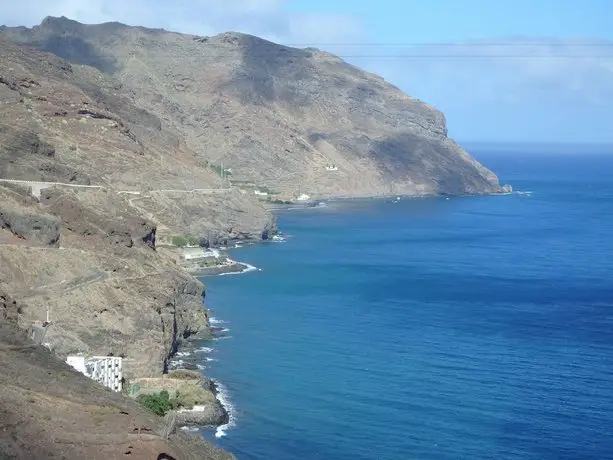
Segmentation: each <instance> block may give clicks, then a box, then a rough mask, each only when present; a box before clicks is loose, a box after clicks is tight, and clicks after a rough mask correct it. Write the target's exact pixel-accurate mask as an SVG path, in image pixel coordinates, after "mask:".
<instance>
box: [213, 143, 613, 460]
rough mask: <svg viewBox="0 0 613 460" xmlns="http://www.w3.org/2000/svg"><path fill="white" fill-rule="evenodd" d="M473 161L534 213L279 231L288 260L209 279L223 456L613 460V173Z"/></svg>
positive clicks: (403, 208) (343, 222) (409, 215)
mask: <svg viewBox="0 0 613 460" xmlns="http://www.w3.org/2000/svg"><path fill="white" fill-rule="evenodd" d="M479 158H480V159H482V160H483V161H484V162H485V163H486V164H487V165H488V166H490V167H491V168H492V169H494V170H495V171H496V172H497V173H498V174H499V176H501V178H502V180H503V181H504V182H508V183H511V184H513V186H514V187H515V188H516V189H518V190H521V191H529V192H532V193H531V194H524V195H521V194H513V195H508V196H496V197H471V198H452V199H413V200H410V199H406V200H402V201H400V203H397V204H394V203H390V202H382V201H370V202H356V203H350V204H343V205H342V206H333V205H331V206H329V207H328V208H324V209H316V210H302V211H291V212H284V213H281V214H280V215H279V224H280V227H281V229H282V230H283V231H285V232H287V233H288V234H289V235H290V236H291V237H289V238H288V240H287V242H285V243H280V244H265V245H258V246H251V247H248V248H243V249H239V250H236V251H235V252H233V256H234V257H235V258H237V259H240V260H244V261H247V262H249V263H251V264H253V265H255V266H257V267H259V268H261V269H262V271H259V272H251V273H247V274H243V275H240V276H223V277H213V278H205V279H204V282H205V284H206V285H207V287H208V297H207V303H208V306H209V307H210V308H211V309H212V310H213V316H215V318H217V319H220V320H223V321H225V322H226V323H225V324H224V326H225V327H227V328H229V329H230V331H229V335H230V336H231V338H229V339H227V340H218V341H215V342H213V344H212V345H211V346H212V347H214V350H213V351H212V352H211V353H210V354H209V355H208V356H209V357H210V358H213V359H214V360H215V361H212V362H210V363H208V368H207V370H206V373H207V374H208V375H210V376H212V377H214V378H216V379H218V380H219V381H220V382H222V383H223V384H224V385H225V387H226V388H227V390H228V393H229V396H230V401H231V403H232V405H233V407H234V420H235V426H234V427H232V428H230V429H229V430H228V431H227V436H226V437H223V438H221V439H219V440H216V442H217V443H218V444H219V445H221V446H222V447H224V448H226V449H228V450H230V451H231V452H233V453H235V454H236V455H237V456H238V457H239V458H242V459H273V460H276V459H316V458H317V459H390V460H391V459H552V460H554V459H555V460H558V459H604V458H613V179H612V178H611V174H612V173H613V155H610V156H602V155H594V154H588V153H585V154H584V155H583V156H581V155H564V156H555V155H541V156H539V155H529V154H527V153H524V154H523V155H520V156H517V155H506V154H503V153H499V154H497V155H490V156H488V155H481V156H480V157H479ZM208 436H209V437H212V436H211V434H210V433H209V434H208ZM213 439H214V438H213Z"/></svg>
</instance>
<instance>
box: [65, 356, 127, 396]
mask: <svg viewBox="0 0 613 460" xmlns="http://www.w3.org/2000/svg"><path fill="white" fill-rule="evenodd" d="M66 362H67V363H68V364H70V365H71V366H72V367H74V368H75V369H76V370H78V371H79V372H81V373H82V374H84V375H85V376H87V377H89V378H90V379H92V380H95V381H96V382H98V383H101V384H102V385H104V386H105V387H107V388H110V389H111V390H113V391H121V380H122V378H123V375H122V359H121V358H120V357H118V356H91V357H85V356H68V357H67V358H66Z"/></svg>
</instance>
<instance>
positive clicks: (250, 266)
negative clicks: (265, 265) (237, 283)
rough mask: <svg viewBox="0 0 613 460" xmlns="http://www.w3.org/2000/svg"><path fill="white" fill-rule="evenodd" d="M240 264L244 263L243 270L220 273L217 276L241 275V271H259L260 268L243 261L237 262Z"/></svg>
mask: <svg viewBox="0 0 613 460" xmlns="http://www.w3.org/2000/svg"><path fill="white" fill-rule="evenodd" d="M239 263H240V264H242V265H244V266H245V268H244V269H243V270H241V271H240V272H231V273H220V274H219V276H226V275H241V274H243V273H247V272H253V271H258V272H261V271H262V269H261V268H258V267H254V266H253V265H250V264H246V263H244V262H239Z"/></svg>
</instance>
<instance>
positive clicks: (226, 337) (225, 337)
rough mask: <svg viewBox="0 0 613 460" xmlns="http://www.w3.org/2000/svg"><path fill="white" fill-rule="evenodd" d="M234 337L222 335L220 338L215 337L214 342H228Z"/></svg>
mask: <svg viewBox="0 0 613 460" xmlns="http://www.w3.org/2000/svg"><path fill="white" fill-rule="evenodd" d="M231 338H232V336H231V335H222V336H220V337H213V340H227V339H231Z"/></svg>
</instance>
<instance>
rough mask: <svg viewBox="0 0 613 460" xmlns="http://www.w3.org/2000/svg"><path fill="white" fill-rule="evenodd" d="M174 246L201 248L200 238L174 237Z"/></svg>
mask: <svg viewBox="0 0 613 460" xmlns="http://www.w3.org/2000/svg"><path fill="white" fill-rule="evenodd" d="M172 244H174V245H175V246H178V247H180V248H181V247H183V246H188V245H189V246H201V245H202V244H201V240H200V238H196V237H195V236H173V237H172Z"/></svg>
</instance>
